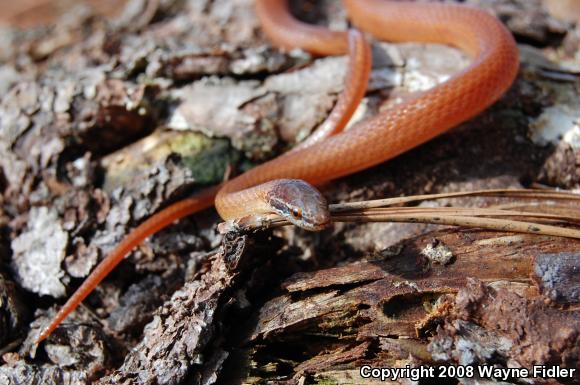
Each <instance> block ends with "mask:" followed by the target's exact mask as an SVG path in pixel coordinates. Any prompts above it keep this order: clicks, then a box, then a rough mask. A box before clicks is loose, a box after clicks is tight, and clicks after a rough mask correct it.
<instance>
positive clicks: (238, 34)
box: [0, 0, 580, 384]
mask: <svg viewBox="0 0 580 385" xmlns="http://www.w3.org/2000/svg"><path fill="white" fill-rule="evenodd" d="M27 1H28V0H27ZM30 1H32V0H30ZM54 1H62V3H61V5H63V4H64V5H63V6H62V7H61V8H58V9H60V11H61V12H60V13H59V12H57V13H56V14H54V15H53V14H51V15H48V16H50V17H51V18H52V19H51V20H52V22H53V24H52V25H49V26H44V25H38V23H39V22H40V23H44V22H46V21H47V19H42V20H36V23H35V22H34V12H24V13H20V14H19V13H13V11H11V9H12V8H10V9H8V10H7V11H6V12H5V13H4V19H2V17H3V16H2V15H0V21H4V24H2V27H1V29H2V33H1V34H0V35H1V38H0V91H1V92H0V192H1V195H0V230H1V231H0V258H1V260H2V262H3V263H2V268H1V271H0V353H1V354H0V357H1V359H2V361H1V365H0V383H2V384H22V383H27V384H28V383H31V384H34V383H38V384H85V383H102V384H117V383H123V384H238V383H248V384H262V383H282V384H328V383H332V384H353V383H356V384H378V383H385V382H383V381H378V380H373V379H363V378H362V377H361V376H360V371H359V369H360V367H361V366H362V365H370V366H376V367H405V366H406V365H409V366H410V367H418V366H420V365H431V366H437V365H460V364H462V365H464V364H474V365H483V364H490V365H496V366H497V367H507V366H512V367H513V366H525V367H527V366H530V365H540V364H544V365H560V366H561V367H570V368H572V367H578V364H579V363H580V359H579V351H578V346H580V341H579V336H580V315H579V314H578V304H579V300H580V299H579V298H580V289H579V285H580V283H579V281H578V277H579V276H578V269H579V265H580V254H579V252H578V250H580V248H579V246H580V242H578V241H574V240H567V239H563V238H557V237H544V236H539V237H538V236H529V235H519V234H511V233H499V232H491V231H483V230H477V229H459V228H448V227H443V228H442V227H440V226H435V225H426V224H421V225H420V224H386V223H360V224H335V225H334V226H332V227H331V228H329V229H328V230H326V231H324V232H321V233H318V234H309V233H305V232H303V231H301V230H296V229H293V228H288V227H286V228H278V229H274V230H271V231H266V232H259V233H256V234H248V235H243V236H242V235H240V234H228V235H226V236H222V235H220V234H219V233H218V232H217V231H216V225H217V223H218V222H219V219H218V217H217V214H216V213H215V212H213V211H207V212H204V213H200V214H199V215H196V216H193V217H192V218H187V219H184V220H182V221H180V222H179V223H177V224H174V225H172V226H170V227H169V228H168V229H165V230H164V231H162V232H161V233H159V234H157V235H155V236H153V237H151V239H149V240H147V241H146V242H144V244H143V245H141V246H140V247H138V248H137V250H135V252H133V253H132V254H131V256H129V257H128V259H127V261H124V262H123V263H121V265H120V266H119V267H118V268H117V269H116V270H115V271H114V272H113V274H112V275H111V276H110V277H108V278H107V279H106V280H105V281H104V282H103V283H102V284H101V285H99V288H98V289H97V290H96V291H95V293H93V294H92V295H91V296H89V298H88V299H87V300H86V301H85V304H84V305H83V306H81V307H80V308H79V309H78V310H76V311H75V312H74V313H73V314H72V315H71V316H70V317H69V318H68V319H67V320H66V321H65V322H64V323H63V325H62V326H61V327H59V328H58V329H57V330H56V331H55V333H54V334H53V335H52V336H51V337H50V338H49V339H48V340H47V341H46V342H44V343H43V344H41V345H40V346H38V347H35V346H34V344H33V341H34V339H35V338H36V336H37V334H38V331H39V330H40V328H41V327H42V326H44V325H45V324H46V322H48V319H49V318H50V317H51V316H52V315H53V314H54V313H55V312H56V310H57V309H58V308H59V306H60V305H61V304H62V300H64V298H65V297H66V296H68V295H69V294H70V293H71V292H72V291H73V290H74V289H75V288H76V287H78V285H79V284H80V282H81V281H82V279H83V278H84V277H86V276H87V275H88V273H89V272H90V271H91V270H92V268H93V267H94V266H95V265H96V263H98V261H99V260H100V259H101V258H102V257H103V256H104V255H105V254H106V253H108V252H109V251H110V250H111V249H112V248H113V247H114V246H115V245H116V244H117V243H118V242H119V240H120V239H122V238H123V237H124V236H125V235H126V234H127V233H128V232H129V231H130V230H131V229H132V228H134V227H135V226H136V225H138V224H139V223H141V222H142V221H143V220H144V219H145V218H147V217H149V216H150V215H151V214H153V213H154V212H156V211H158V210H159V209H160V208H162V207H165V206H166V205H167V204H169V203H171V202H173V201H175V200H178V199H180V198H181V197H184V196H187V195H188V194H191V193H194V192H195V191H197V190H198V189H201V188H204V187H205V186H207V185H212V184H216V183H219V182H221V181H222V180H223V178H224V175H226V174H228V170H230V171H231V174H234V175H235V174H237V173H240V172H243V171H244V170H246V169H248V168H249V167H252V166H253V165H255V164H258V163H259V162H262V161H264V160H266V159H269V158H271V157H273V156H276V155H277V154H279V153H281V152H283V151H284V150H285V149H287V148H289V147H290V146H292V145H293V144H294V143H296V142H298V141H300V140H302V139H303V138H304V137H306V136H307V135H308V133H309V132H311V131H312V130H313V129H314V128H315V127H316V126H317V125H318V124H319V123H320V122H321V121H322V120H323V119H324V118H325V116H326V115H327V113H328V111H329V110H330V109H331V108H332V106H333V105H334V103H335V101H336V98H337V94H338V93H339V92H340V91H341V89H342V81H341V79H342V75H343V74H344V72H345V68H346V64H347V63H346V60H345V58H342V57H330V58H313V57H311V56H310V55H307V54H305V53H304V52H299V51H293V52H280V51H278V50H276V49H274V48H273V47H271V46H270V45H269V43H268V42H267V41H266V39H265V37H264V36H263V34H262V33H261V30H260V26H259V24H258V21H257V19H256V17H255V14H254V12H253V10H252V6H253V2H252V0H235V1H234V0H232V1H230V0H214V1H210V0H192V1H174V0H155V1H153V0H152V1H144V0H129V1H126V2H119V5H118V6H117V8H116V9H113V8H115V7H113V6H111V8H110V9H109V6H110V4H109V2H106V3H107V4H108V5H107V4H104V3H105V2H103V5H100V2H96V1H93V0H90V1H87V2H86V3H83V4H79V2H71V1H69V0H54ZM96 3H99V4H96ZM121 3H122V4H121ZM466 3H469V4H471V5H475V6H479V7H483V8H484V9H487V10H488V11H490V12H493V13H495V14H497V15H498V16H499V17H500V18H501V19H502V20H503V21H505V22H506V23H507V25H508V27H509V28H510V29H511V30H512V32H514V33H515V36H516V39H517V40H518V42H519V43H521V44H520V53H521V62H522V68H521V71H520V75H519V76H518V79H517V80H516V82H515V83H514V86H513V87H512V88H511V89H510V90H509V91H508V93H507V94H506V95H505V96H504V97H502V98H501V100H500V101H498V103H496V104H495V105H494V106H492V107H491V108H490V109H489V110H487V111H485V112H484V113H483V114H481V115H480V116H478V117H476V118H474V119H472V120H471V121H469V122H466V123H464V124H462V125H461V126H460V127H457V128H456V129H454V130H452V131H451V132H449V133H448V134H445V135H443V136H441V137H439V138H437V139H435V140H433V141H431V142H429V143H427V144H426V145H424V146H421V147H420V148H418V149H415V150H413V151H411V152H409V153H407V154H404V155H402V156H400V157H398V158H397V159H394V160H392V161H390V162H387V163H385V164H382V165H379V166H377V167H374V168H371V169H369V170H366V171H364V172H361V173H358V174H355V175H352V176H349V177H348V178H343V179H340V180H337V181H334V182H333V183H331V184H328V185H326V186H323V192H324V194H325V195H326V196H327V197H328V198H329V201H331V202H348V201H360V200H367V199H377V198H384V197H391V196H402V195H411V194H426V193H435V192H452V191H465V190H478V189H484V188H486V189H487V188H512V187H515V188H521V187H529V186H538V185H539V186H549V187H553V188H562V189H568V190H571V191H576V192H577V191H578V189H579V188H580V167H578V166H579V165H580V147H579V144H578V139H577V138H578V127H579V126H578V124H579V122H578V117H579V116H580V113H579V111H580V105H579V104H578V100H580V99H579V98H578V89H579V81H580V80H579V75H578V74H579V71H578V62H577V60H578V59H577V57H576V56H574V55H575V54H576V53H577V52H578V48H579V47H580V39H579V38H578V36H580V32H579V31H580V29H579V28H580V27H579V26H578V22H576V21H575V19H574V18H573V17H564V18H562V19H558V18H556V17H554V16H552V15H551V14H550V13H549V12H548V10H550V9H552V8H551V7H552V6H553V2H551V1H546V3H552V4H551V6H550V7H543V6H542V4H541V3H542V1H541V0H533V1H523V0H517V1H513V0H500V1H497V0H468V1H466ZM38 4H39V6H41V8H42V7H45V6H46V4H47V1H44V0H39V3H38ZM91 4H92V5H91ZM111 4H112V3H111ZM22 5H24V3H23V4H22ZM291 5H292V9H293V12H295V13H296V15H298V16H299V17H300V18H302V19H304V20H306V21H308V22H312V23H318V24H325V25H331V26H332V27H333V28H345V27H346V26H347V25H348V23H347V19H346V16H345V13H344V10H343V9H342V7H340V6H338V3H337V2H336V1H334V0H323V1H311V0H300V1H292V2H291ZM14 6H17V2H15V3H14ZM121 6H122V7H123V8H119V7H121ZM42 9H45V8H42ZM8 11H10V12H8ZM553 12H556V11H553ZM558 12H560V13H559V14H560V15H561V11H558ZM103 13H104V14H106V15H108V18H104V17H103V16H102V14H103ZM568 14H569V15H570V16H572V13H571V12H568ZM19 15H20V16H19ZM560 17H561V16H560ZM30 18H32V19H30ZM6 20H8V22H10V23H16V24H17V25H21V26H27V28H28V29H27V30H25V31H19V30H17V29H15V28H13V27H12V24H6ZM33 25H35V26H36V27H34V28H33V27H32V26H33ZM529 44H531V45H529ZM467 63H468V58H467V57H465V55H463V54H462V53H460V52H458V51H457V50H455V49H453V48H450V47H442V46H431V45H421V44H414V43H408V44H389V43H384V42H376V41H375V42H373V71H372V74H371V80H370V84H369V92H368V94H367V96H366V97H365V100H364V102H363V103H362V105H361V107H360V108H359V110H358V111H357V114H356V116H355V120H360V119H364V118H365V117H368V116H371V115H373V114H374V113H376V112H377V111H378V110H380V109H382V108H386V107H388V106H389V105H390V104H393V103H399V102H400V101H402V100H405V99H406V98H408V97H409V96H410V95H411V94H412V93H413V92H417V91H421V90H424V89H427V88H429V87H432V86H433V85H435V84H437V83H439V82H441V81H444V80H445V79H446V78H448V77H449V76H450V75H452V74H453V73H456V72H457V71H459V70H461V69H462V68H464V67H465V66H466V65H467ZM450 202H451V201H450V200H447V201H440V202H439V201H438V202H437V203H434V202H424V203H422V204H421V206H420V207H437V206H438V205H439V206H446V205H448V204H450ZM457 202H459V203H460V204H461V205H462V206H464V207H488V206H492V205H504V206H506V207H513V206H514V205H522V203H521V202H518V201H514V200H502V199H498V198H481V197H480V198H461V199H460V200H459V201H457V200H455V201H453V203H457ZM547 208H548V209H549V207H547ZM576 209H577V208H575V207H572V208H570V210H576ZM434 381H437V379H435V380H434ZM510 381H512V382H516V381H515V380H514V379H510ZM457 382H458V380H457V379H450V380H448V382H446V383H457ZM387 383H388V382H387ZM392 383H400V384H407V383H409V381H408V380H397V381H392ZM421 383H423V382H421ZM425 383H430V382H429V381H425ZM461 383H464V384H472V383H473V384H476V383H477V384H488V383H497V382H492V381H491V380H488V379H467V378H465V379H461ZM528 383H534V384H535V383H537V384H541V383H549V384H552V383H554V384H555V383H578V377H577V378H575V379H568V380H564V379H561V380H555V379H550V380H546V381H543V380H540V379H537V380H536V379H534V380H531V379H529V381H528Z"/></svg>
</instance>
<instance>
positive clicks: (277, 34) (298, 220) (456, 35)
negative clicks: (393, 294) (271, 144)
mask: <svg viewBox="0 0 580 385" xmlns="http://www.w3.org/2000/svg"><path fill="white" fill-rule="evenodd" d="M343 5H344V7H345V8H346V11H347V14H348V17H349V20H350V23H351V25H352V26H353V28H351V29H349V30H347V31H335V30H330V29H328V28H326V27H323V26H318V25H311V24H308V23H304V22H302V21H300V20H298V19H297V18H295V17H294V16H293V15H292V13H291V12H290V9H289V4H288V1H287V0H255V11H256V15H257V17H258V19H259V21H260V24H261V27H262V30H263V32H264V33H265V35H266V37H267V38H268V39H269V40H270V41H271V42H272V44H273V45H275V46H276V47H278V48H280V49H284V50H292V49H302V50H304V51H306V52H308V53H310V54H312V55H313V56H315V57H322V56H329V55H348V57H349V65H348V71H347V74H346V76H345V85H344V91H343V92H342V93H341V94H340V96H339V97H338V100H337V103H336V104H335V106H334V108H333V109H332V111H331V112H330V114H329V116H328V118H327V119H326V120H325V121H324V122H323V123H322V124H321V125H320V126H319V127H318V128H317V129H316V130H315V131H314V133H313V134H312V135H311V136H310V137H309V138H308V139H307V140H305V141H304V142H302V143H301V144H299V145H298V146H296V147H295V148H294V149H292V150H290V151H289V152H287V153H285V154H282V155H281V156H279V157H277V158H274V159H272V160H270V161H267V162H265V163H263V164H261V165H259V166H257V167H255V168H253V169H251V170H249V171H247V172H245V173H243V174H241V175H239V176H237V177H235V178H233V179H231V180H229V181H227V182H224V183H222V184H221V185H218V186H215V187H210V188H208V189H206V190H202V191H201V192H199V193H197V194H195V195H193V196H191V197H188V198H185V199H183V200H181V201H178V202H176V203H174V204H172V205H170V206H167V207H166V208H164V209H162V210H161V211H159V212H158V213H156V214H154V215H153V216H152V217H150V218H149V219H147V220H145V221H144V222H143V223H141V224H140V225H139V226H137V227H136V228H135V229H134V230H133V231H132V232H130V233H129V235H128V236H127V237H126V238H125V239H124V240H122V241H121V242H120V243H119V245H117V247H116V248H115V249H114V250H113V251H112V252H111V253H110V254H109V255H107V256H106V257H105V258H104V259H103V260H102V261H101V262H100V263H99V265H97V267H96V268H95V270H93V272H92V273H91V274H90V275H89V276H88V277H87V279H86V280H85V281H84V282H83V284H82V285H81V286H80V287H79V288H78V289H77V291H76V292H75V293H74V294H73V295H72V296H71V297H70V298H69V299H68V301H67V302H66V303H65V305H64V306H63V307H62V308H61V309H60V310H59V311H58V313H57V314H56V315H55V316H54V318H53V319H52V320H51V322H50V323H49V324H48V326H46V327H45V328H44V329H43V330H42V332H41V333H40V334H39V337H38V338H37V341H36V342H37V343H39V342H41V341H42V340H44V339H45V338H46V337H48V336H49V335H50V334H51V333H52V332H53V331H54V329H55V328H56V327H57V326H58V325H59V324H60V323H61V322H62V321H63V320H64V319H65V318H66V317H67V316H68V314H69V313H70V312H71V311H73V310H74V309H75V308H76V307H77V306H78V304H79V303H80V302H82V301H83V299H84V298H86V296H87V295H88V294H89V293H90V292H91V291H92V290H93V289H94V288H95V287H96V286H97V285H98V284H99V283H100V282H101V281H102V280H103V279H104V278H105V277H106V276H107V275H108V274H109V272H110V271H111V270H112V269H113V268H114V267H115V266H116V265H117V264H119V263H120V261H121V260H122V259H123V258H124V257H125V256H126V255H127V254H128V253H129V252H130V251H131V250H132V249H133V248H135V247H136V246H137V245H138V244H139V243H140V242H142V241H143V240H144V239H145V238H147V237H148V236H150V235H152V234H155V233H157V232H158V231H160V230H161V229H163V228H165V227H167V226H168V225H170V224H171V223H173V222H174V221H176V220H178V219H180V218H183V217H185V216H188V215H191V214H193V213H196V212H198V211H201V210H203V209H206V208H209V207H211V206H212V205H215V207H216V209H217V211H218V213H219V215H220V216H221V217H222V218H223V219H224V220H233V219H236V218H240V217H245V216H254V215H257V216H259V215H268V214H269V215H271V214H277V215H281V216H282V217H284V218H285V219H287V220H288V221H290V222H291V223H293V224H294V225H296V226H299V227H302V228H304V229H306V230H313V231H318V230H321V229H323V228H325V227H326V226H327V225H329V223H330V222H331V216H330V214H329V210H328V203H327V201H326V200H325V198H324V196H323V195H322V194H321V193H320V192H319V190H318V189H317V188H316V187H315V186H319V185H322V184H325V183H327V182H329V181H332V180H334V179H337V178H340V177H343V176H346V175H349V174H352V173H356V172H358V171H361V170H364V169H367V168H369V167H371V166H374V165H377V164H379V163H382V162H385V161H387V160H389V159H392V158H394V157H396V156H397V155H400V154H402V153H403V152H406V151H408V150H410V149H412V148H414V147H416V146H418V145H420V144H422V143H425V142H427V141H429V140H430V139H432V138H434V137H436V136H438V135H440V134H441V133H443V132H445V131H447V130H449V129H450V128H452V127H455V126H457V125H458V124H460V123H462V122H464V121H466V120H468V119H470V118H472V117H474V116H475V115H477V114H479V113H480V112H482V111H483V110H485V109H486V108H487V107H489V106H490V105H491V104H493V103H494V102H495V101H496V100H497V99H498V98H499V97H500V96H501V95H503V94H504V93H505V91H506V90H507V89H508V88H509V87H510V86H511V84H512V83H513V81H514V79H515V77H516V75H517V72H518V67H519V58H518V51H517V46H516V43H515V40H514V38H513V36H512V35H511V33H510V32H509V31H508V29H507V28H506V27H505V26H504V25H503V24H502V23H501V22H500V21H499V20H498V19H497V18H496V17H495V16H493V15H491V14H489V13H487V12H485V11H483V10H480V9H477V8H473V7H468V6H465V5H459V4H449V3H445V4H442V3H424V2H421V3H414V2H398V1H389V0H343ZM360 31H362V32H360ZM365 34H367V35H372V36H373V37H374V38H375V39H378V40H382V41H389V42H408V41H413V42H419V43H438V44H445V45H450V46H453V47H456V48H458V49H459V50H461V51H463V52H464V53H465V54H466V55H467V56H469V57H470V59H471V61H470V64H469V65H468V66H467V67H466V68H465V69H463V70H461V71H460V72H458V73H456V74H454V75H453V76H452V77H450V78H449V79H447V80H446V81H444V82H443V83H441V84H439V85H437V86H435V87H433V88H431V89H429V90H426V91H423V92H421V93H417V94H416V95H413V97H411V98H409V99H408V100H406V101H404V102H403V103H400V104H397V105H394V106H391V107H389V108H387V109H385V110H382V111H380V112H379V113H377V114H376V115H374V116H372V117H370V118H367V119H365V120H362V121H360V122H358V123H356V124H354V125H353V126H352V127H349V128H348V129H345V127H346V124H347V123H348V121H349V120H350V118H351V116H352V114H353V113H354V111H355V110H356V108H357V106H358V105H359V103H360V101H361V99H362V98H363V96H364V94H365V92H366V88H367V83H368V78H369V73H370V63H371V55H370V48H369V43H368V42H367V40H366V37H365Z"/></svg>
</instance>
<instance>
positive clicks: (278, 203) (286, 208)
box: [267, 179, 330, 231]
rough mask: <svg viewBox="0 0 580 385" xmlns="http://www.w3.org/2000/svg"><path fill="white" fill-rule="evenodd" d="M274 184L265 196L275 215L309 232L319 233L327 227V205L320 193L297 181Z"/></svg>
mask: <svg viewBox="0 0 580 385" xmlns="http://www.w3.org/2000/svg"><path fill="white" fill-rule="evenodd" d="M276 182H277V183H275V185H274V187H273V188H272V189H271V190H270V192H269V193H268V196H267V199H268V203H269V204H270V206H271V207H272V210H273V211H274V212H275V213H277V214H279V215H281V216H283V217H284V218H285V219H287V220H288V221H290V222H291V223H293V224H294V225H296V226H299V227H301V228H303V229H305V230H309V231H320V230H322V229H324V228H325V227H326V226H328V224H329V223H330V212H329V210H328V203H327V202H326V199H325V198H324V196H322V194H321V193H320V191H318V190H317V189H316V188H314V187H313V186H312V185H310V184H308V183H306V182H304V181H303V180H299V179H280V180H279V181H276Z"/></svg>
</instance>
